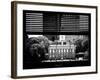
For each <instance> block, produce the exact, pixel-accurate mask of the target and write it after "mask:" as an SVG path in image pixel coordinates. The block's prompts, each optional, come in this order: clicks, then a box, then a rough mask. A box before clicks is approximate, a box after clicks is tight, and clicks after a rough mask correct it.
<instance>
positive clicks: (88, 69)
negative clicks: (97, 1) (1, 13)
mask: <svg viewBox="0 0 100 80" xmlns="http://www.w3.org/2000/svg"><path fill="white" fill-rule="evenodd" d="M11 10H12V11H11V14H12V15H11V16H12V17H11V23H12V25H11V34H12V35H11V40H12V41H11V48H12V49H11V67H12V68H11V73H12V78H27V77H46V76H47V77H48V76H63V75H76V74H77V75H79V74H92V73H97V6H89V5H87V6H84V5H69V4H53V3H37V2H23V1H13V2H12V4H11Z"/></svg>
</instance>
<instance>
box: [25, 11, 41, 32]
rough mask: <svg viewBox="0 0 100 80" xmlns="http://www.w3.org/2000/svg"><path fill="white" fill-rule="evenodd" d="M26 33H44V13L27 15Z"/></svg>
mask: <svg viewBox="0 0 100 80" xmlns="http://www.w3.org/2000/svg"><path fill="white" fill-rule="evenodd" d="M26 32H43V13H26Z"/></svg>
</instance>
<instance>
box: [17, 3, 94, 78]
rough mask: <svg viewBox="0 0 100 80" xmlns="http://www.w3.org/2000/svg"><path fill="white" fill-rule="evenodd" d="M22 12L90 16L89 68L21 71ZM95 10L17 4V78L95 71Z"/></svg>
mask: <svg viewBox="0 0 100 80" xmlns="http://www.w3.org/2000/svg"><path fill="white" fill-rule="evenodd" d="M23 10H36V11H57V12H77V13H90V14H91V35H92V36H91V66H84V67H67V68H66V67H64V68H45V69H25V70H23ZM95 15H96V9H94V8H93V9H92V8H83V7H82V8H79V7H64V6H50V5H37V4H29V5H28V4H17V76H37V75H51V74H64V73H66V74H69V73H84V72H95V71H96V65H95V64H96V16H95Z"/></svg>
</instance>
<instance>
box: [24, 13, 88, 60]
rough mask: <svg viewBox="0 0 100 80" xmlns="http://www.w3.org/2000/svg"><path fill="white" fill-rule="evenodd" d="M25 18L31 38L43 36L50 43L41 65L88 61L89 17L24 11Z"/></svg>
mask: <svg viewBox="0 0 100 80" xmlns="http://www.w3.org/2000/svg"><path fill="white" fill-rule="evenodd" d="M23 16H24V26H25V29H24V30H25V34H27V36H28V38H32V37H38V36H44V37H46V38H47V39H48V40H49V46H48V49H47V51H46V52H45V54H44V60H43V61H42V62H60V61H71V60H72V61H78V60H83V61H84V60H88V59H89V41H90V39H89V38H90V31H89V30H90V29H89V26H90V24H89V21H90V15H88V14H81V13H62V12H45V11H44V12H43V11H24V13H23Z"/></svg>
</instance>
